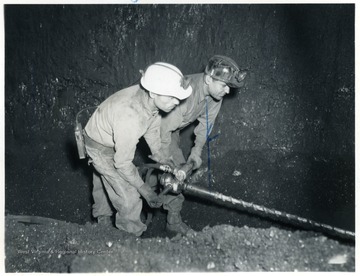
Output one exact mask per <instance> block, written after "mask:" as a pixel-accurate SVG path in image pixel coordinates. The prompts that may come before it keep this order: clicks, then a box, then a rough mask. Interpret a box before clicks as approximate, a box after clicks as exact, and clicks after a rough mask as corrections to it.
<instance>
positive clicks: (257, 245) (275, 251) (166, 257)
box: [5, 215, 355, 272]
mask: <svg viewBox="0 0 360 276" xmlns="http://www.w3.org/2000/svg"><path fill="white" fill-rule="evenodd" d="M36 223H39V224H36ZM5 233H6V246H5V253H6V260H5V264H6V272H195V271H196V272H206V271H207V272H210V271H212V272H231V271H355V248H354V246H353V245H351V244H344V243H340V242H339V241H336V240H333V239H330V238H327V237H325V236H323V235H321V234H318V233H314V232H307V231H295V232H291V231H287V230H281V229H278V228H275V227H270V228H267V229H257V228H251V227H247V226H244V227H234V226H231V225H218V226H214V227H205V228H204V229H202V230H201V231H191V232H190V233H188V234H187V236H183V237H180V236H175V237H174V236H173V237H170V236H169V237H168V236H166V237H161V238H160V237H154V238H141V237H140V238H137V237H135V236H132V235H130V234H127V233H125V232H123V231H120V230H117V229H116V228H111V229H110V228H106V227H103V226H100V225H97V224H90V223H87V224H85V225H79V224H75V223H67V222H63V221H56V220H48V221H47V220H46V219H42V220H39V218H38V219H37V220H33V221H27V222H25V221H24V217H23V216H10V215H8V216H7V217H6V226H5Z"/></svg>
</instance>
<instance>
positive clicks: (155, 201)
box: [138, 183, 163, 208]
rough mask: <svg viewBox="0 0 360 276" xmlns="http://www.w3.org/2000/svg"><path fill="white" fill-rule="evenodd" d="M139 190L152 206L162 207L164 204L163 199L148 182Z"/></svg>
mask: <svg viewBox="0 0 360 276" xmlns="http://www.w3.org/2000/svg"><path fill="white" fill-rule="evenodd" d="M138 192H139V194H140V195H141V196H142V197H143V198H145V200H146V202H147V203H148V204H149V206H150V207H151V208H160V207H161V205H162V204H163V202H162V199H161V198H160V197H159V196H158V195H157V194H156V193H155V192H154V191H153V190H152V189H151V188H150V186H149V185H147V184H146V183H144V184H143V185H142V186H141V187H140V188H139V189H138Z"/></svg>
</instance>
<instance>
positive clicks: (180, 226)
mask: <svg viewBox="0 0 360 276" xmlns="http://www.w3.org/2000/svg"><path fill="white" fill-rule="evenodd" d="M166 230H167V231H169V232H173V233H176V234H177V233H179V234H181V235H184V236H185V235H186V233H187V232H189V231H190V230H191V228H190V227H189V226H187V225H186V224H185V223H184V222H183V221H182V220H181V216H180V213H179V212H168V215H167V223H166Z"/></svg>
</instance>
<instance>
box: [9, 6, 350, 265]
mask: <svg viewBox="0 0 360 276" xmlns="http://www.w3.org/2000/svg"><path fill="white" fill-rule="evenodd" d="M354 8H355V6H354V5H351V4H343V5H299V4H298V5H296V4H292V5H198V4H194V5H5V54H6V56H5V57H6V59H5V65H6V69H5V81H6V83H5V139H6V140H5V142H6V147H5V161H6V164H5V165H6V167H5V169H6V176H5V178H6V179H5V180H6V183H5V184H6V185H5V188H6V190H5V198H6V212H7V213H9V214H27V215H40V216H47V217H54V218H58V219H63V220H67V221H72V222H77V223H85V222H87V221H90V220H91V216H90V211H91V203H92V202H91V168H90V167H88V166H87V165H86V162H85V161H79V160H78V159H77V151H76V144H75V140H74V134H73V127H74V120H75V116H76V114H77V112H79V111H80V110H81V109H83V108H85V107H90V106H95V105H98V104H99V103H101V102H102V101H103V100H104V99H105V98H106V97H108V96H109V95H111V94H112V93H114V92H115V91H117V90H120V89H121V88H123V87H126V86H128V85H130V84H132V83H134V82H136V81H138V79H139V78H140V74H139V69H145V68H146V66H147V65H149V64H150V63H153V62H155V61H166V62H169V63H173V64H175V65H176V66H178V67H179V68H180V69H181V70H182V72H183V73H184V74H191V73H196V72H200V71H202V70H203V69H204V68H205V65H206V62H207V60H208V58H210V57H211V56H212V55H214V54H223V55H227V56H229V57H232V58H233V59H234V60H236V61H237V62H238V64H239V65H240V67H241V68H243V69H247V70H248V72H249V73H248V76H247V79H246V82H245V85H244V87H242V88H241V89H239V90H238V91H232V93H231V94H230V95H228V96H226V98H225V99H224V103H223V107H222V109H221V111H220V113H219V116H218V118H217V121H216V123H215V126H214V129H213V132H212V134H211V135H212V136H214V135H216V134H219V136H217V138H216V139H214V140H213V141H212V142H210V147H211V148H210V154H211V155H210V156H207V150H206V149H204V152H203V160H204V165H203V166H204V167H207V162H206V160H207V159H208V160H209V159H210V160H211V168H210V169H211V177H212V180H213V182H211V183H213V188H216V189H217V190H219V192H222V193H225V194H226V193H227V192H229V194H230V195H233V196H235V195H236V196H237V197H239V198H242V199H244V200H249V201H252V202H254V203H257V204H261V205H265V206H269V207H271V208H279V209H281V210H284V211H288V212H291V213H295V214H298V215H302V216H307V217H311V218H313V219H319V218H322V221H323V222H324V223H328V224H335V225H336V226H338V227H343V228H346V229H349V230H354V225H355V222H354V209H355V200H354V197H355V196H354V190H355V189H354V187H355V165H354V164H355V161H354V160H355V159H354V149H355V128H354V126H355V116H354V115H355V105H354V99H355V92H354V64H355V60H354V49H355V48H354V14H355V13H354ZM85 117H86V116H84V118H81V120H82V121H83V122H85V121H86V118H85ZM192 129H193V126H191V127H189V128H188V129H186V130H185V131H184V132H183V134H182V138H183V141H184V144H183V149H184V152H185V153H188V152H189V148H190V147H191V143H192V140H191V138H192V136H191V131H192ZM142 146H143V145H142ZM145 150H148V149H147V148H146V147H145ZM144 156H146V154H145V155H144V154H141V151H139V153H138V154H137V156H136V159H135V163H137V164H141V163H142V162H144V161H145V162H146V161H147V160H146V159H145V158H144ZM239 173H240V174H239ZM233 174H234V175H235V176H234V175H233ZM202 181H203V185H206V183H208V178H207V175H206V174H205V175H204V176H203V177H202ZM341 202H342V203H341ZM194 208H195V209H197V210H198V213H197V212H195V211H194ZM211 208H213V209H211ZM214 208H215V207H210V206H208V205H207V204H200V203H198V202H197V199H195V200H194V199H191V200H190V201H189V202H187V203H186V204H185V206H184V210H185V211H188V213H187V215H185V217H186V219H187V221H189V222H191V223H193V225H192V226H193V227H194V228H195V229H196V228H197V229H198V230H200V229H202V228H203V227H204V226H206V225H207V224H209V225H215V224H217V223H226V222H227V221H230V222H231V224H233V225H238V226H242V225H244V224H250V225H251V219H250V220H245V218H243V219H244V220H243V221H239V219H234V217H235V216H236V214H234V213H230V212H227V211H224V210H220V211H219V210H215V209H214ZM209 210H210V211H209ZM325 210H329V212H328V213H326V212H325ZM207 212H210V213H212V212H213V214H214V216H212V218H215V220H214V221H211V222H206V221H199V220H198V217H196V215H195V214H201V213H205V214H206V213H207ZM216 212H218V213H216ZM191 214H194V216H191ZM226 214H229V217H228V218H227V217H226ZM344 214H347V215H344ZM203 217H204V216H203ZM205 217H206V216H205ZM210 217H211V216H208V218H209V219H210ZM216 218H217V220H216ZM264 225H267V226H268V225H269V224H264ZM264 225H263V226H264ZM253 226H259V223H258V222H256V223H255V222H254V224H253ZM154 235H156V234H154ZM291 269H292V268H291Z"/></svg>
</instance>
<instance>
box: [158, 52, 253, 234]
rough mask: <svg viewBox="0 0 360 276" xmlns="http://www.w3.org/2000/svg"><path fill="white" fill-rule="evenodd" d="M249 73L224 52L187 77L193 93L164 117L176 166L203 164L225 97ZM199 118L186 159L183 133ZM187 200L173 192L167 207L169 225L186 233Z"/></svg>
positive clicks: (167, 148)
mask: <svg viewBox="0 0 360 276" xmlns="http://www.w3.org/2000/svg"><path fill="white" fill-rule="evenodd" d="M245 76H246V72H244V71H241V70H240V68H239V66H238V65H237V64H236V62H235V61H234V60H232V59H231V58H228V57H225V56H221V55H215V56H213V57H212V58H210V60H209V61H208V64H207V66H206V68H205V72H204V73H199V74H193V75H188V76H185V81H186V82H187V83H188V84H190V86H191V87H192V89H193V93H192V94H191V95H190V96H189V97H188V98H187V99H185V100H184V101H182V102H181V103H180V104H179V105H178V106H177V107H176V108H174V110H173V111H172V112H170V113H168V114H166V115H165V116H163V117H162V119H161V143H162V149H163V151H164V154H165V156H166V157H167V158H171V159H172V160H173V162H174V164H175V166H176V167H180V168H181V166H182V165H183V164H184V163H187V164H189V163H192V164H193V169H194V170H195V169H198V168H199V167H200V166H201V164H202V160H201V152H202V149H203V147H204V144H205V143H206V141H207V138H208V136H209V134H210V132H211V129H212V126H213V124H214V121H215V119H216V116H217V115H218V113H219V110H220V107H221V104H222V101H223V97H224V96H225V95H227V94H229V92H230V88H240V87H242V86H243V80H244V78H245ZM195 120H197V121H198V122H199V123H198V125H197V126H196V127H195V129H194V134H195V143H194V146H193V147H192V149H191V153H190V156H189V157H188V158H187V160H186V159H185V158H184V154H183V152H182V150H181V149H180V136H179V133H180V131H181V130H182V129H183V128H185V127H186V126H188V125H189V124H191V123H193V122H194V121H195ZM183 201H184V196H183V195H182V194H179V195H172V194H169V195H167V196H166V197H165V198H164V202H163V207H164V209H167V210H168V215H167V222H168V224H167V226H171V224H177V225H179V224H180V225H181V228H180V229H179V228H178V230H180V231H179V232H181V233H182V234H186V232H187V231H188V230H189V229H190V228H189V227H188V226H187V225H186V224H185V223H183V222H182V220H181V216H180V210H181V208H182V204H183ZM169 224H170V225H169Z"/></svg>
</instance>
